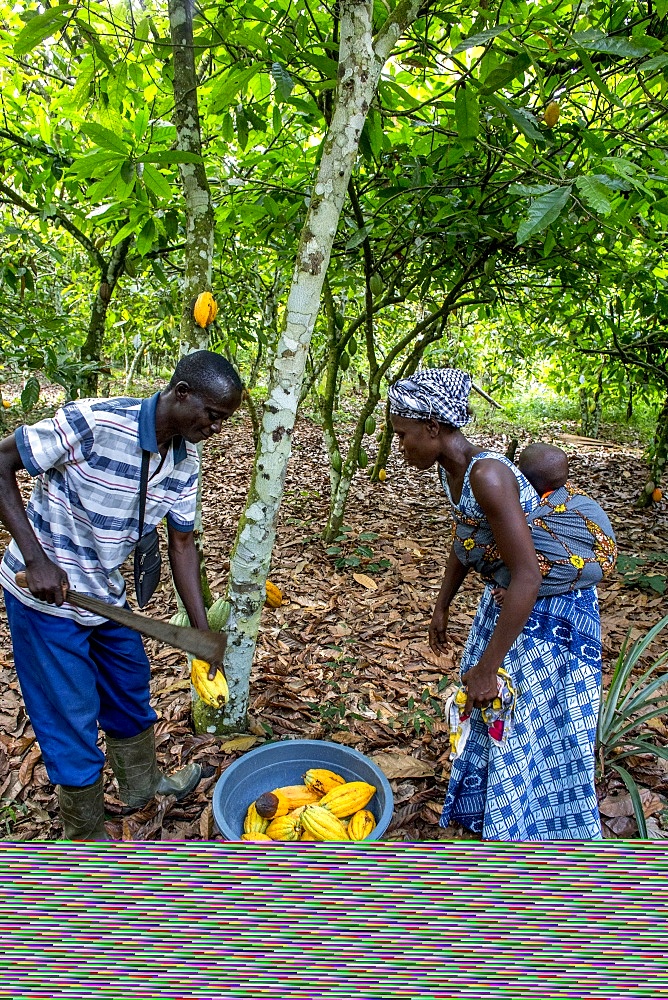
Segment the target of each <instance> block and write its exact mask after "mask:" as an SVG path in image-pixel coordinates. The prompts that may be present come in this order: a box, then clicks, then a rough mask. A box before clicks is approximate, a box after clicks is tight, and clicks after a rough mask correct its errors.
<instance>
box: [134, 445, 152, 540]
mask: <svg viewBox="0 0 668 1000" xmlns="http://www.w3.org/2000/svg"><path fill="white" fill-rule="evenodd" d="M150 459H151V453H150V451H142V453H141V473H140V475H139V535H138V536H137V537H138V538H141V536H142V531H143V530H144V511H145V510H146V489H147V487H148V463H149V461H150Z"/></svg>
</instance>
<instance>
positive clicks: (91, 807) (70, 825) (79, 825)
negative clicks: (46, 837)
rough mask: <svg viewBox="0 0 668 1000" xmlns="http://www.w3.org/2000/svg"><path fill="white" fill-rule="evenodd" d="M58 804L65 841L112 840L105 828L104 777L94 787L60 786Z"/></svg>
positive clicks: (94, 783)
mask: <svg viewBox="0 0 668 1000" xmlns="http://www.w3.org/2000/svg"><path fill="white" fill-rule="evenodd" d="M58 802H59V805H60V815H61V818H62V821H63V837H64V839H65V840H96V841H97V840H110V839H111V838H110V837H109V836H108V834H107V831H106V830H105V828H104V791H103V786H102V775H100V777H99V778H98V779H97V781H95V782H93V784H92V785H85V786H84V787H83V788H79V787H77V786H76V785H59V786H58Z"/></svg>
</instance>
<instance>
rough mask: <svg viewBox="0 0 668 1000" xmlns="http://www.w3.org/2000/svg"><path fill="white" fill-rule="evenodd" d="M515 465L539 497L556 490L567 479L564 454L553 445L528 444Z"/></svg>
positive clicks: (566, 463)
mask: <svg viewBox="0 0 668 1000" xmlns="http://www.w3.org/2000/svg"><path fill="white" fill-rule="evenodd" d="M517 465H518V467H519V470H520V472H521V473H522V475H524V476H526V478H527V479H528V480H529V482H530V483H531V485H532V486H533V488H534V489H535V491H536V493H539V494H540V495H541V496H542V495H543V493H549V492H550V491H551V490H557V489H559V487H560V486H563V485H564V484H565V483H566V481H567V479H568V458H567V456H566V452H564V451H562V450H561V448H557V447H556V446H555V445H553V444H530V445H527V447H526V448H525V449H524V451H523V452H522V454H521V455H520V457H519V459H518V461H517Z"/></svg>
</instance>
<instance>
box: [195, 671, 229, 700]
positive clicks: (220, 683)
mask: <svg viewBox="0 0 668 1000" xmlns="http://www.w3.org/2000/svg"><path fill="white" fill-rule="evenodd" d="M209 669H210V665H209V664H208V663H207V662H206V661H205V660H193V661H192V664H191V666H190V680H191V681H192V686H193V687H194V688H195V691H197V694H198V695H199V696H200V698H201V699H202V701H205V702H206V703H207V705H211V706H212V708H222V706H223V705H224V704H225V702H226V701H227V700H228V699H229V697H230V689H229V688H228V686H227V681H226V680H225V675H224V674H223V672H222V670H217V671H216V676H215V677H214V678H213V680H212V681H210V680H209Z"/></svg>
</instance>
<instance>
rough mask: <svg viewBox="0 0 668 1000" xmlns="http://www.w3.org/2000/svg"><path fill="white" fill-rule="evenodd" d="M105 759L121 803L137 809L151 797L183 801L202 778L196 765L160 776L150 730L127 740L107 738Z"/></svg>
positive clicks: (189, 765) (153, 737) (150, 727)
mask: <svg viewBox="0 0 668 1000" xmlns="http://www.w3.org/2000/svg"><path fill="white" fill-rule="evenodd" d="M106 740H107V759H108V760H109V763H110V764H111V767H112V770H113V772H114V774H115V775H116V781H117V782H118V789H119V792H120V796H121V800H122V801H123V802H124V803H125V804H126V805H128V806H132V807H135V808H138V807H139V806H143V805H146V803H147V802H148V801H149V799H152V798H153V796H154V795H156V794H157V795H175V796H176V798H177V800H178V801H180V800H181V799H184V798H185V797H186V795H189V794H190V792H192V790H193V788H195V786H196V785H197V784H198V782H199V780H200V778H201V777H202V768H201V766H200V765H199V764H187V765H186V766H185V767H183V768H181V770H180V771H174V773H173V774H170V775H167V774H163V773H162V771H161V770H160V768H159V767H158V761H157V759H156V756H155V736H154V733H153V726H149V728H148V729H145V730H144V732H143V733H137V735H136V736H131V737H130V738H129V739H126V740H117V739H115V738H114V737H113V736H107V738H106Z"/></svg>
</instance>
